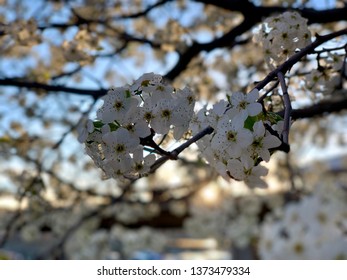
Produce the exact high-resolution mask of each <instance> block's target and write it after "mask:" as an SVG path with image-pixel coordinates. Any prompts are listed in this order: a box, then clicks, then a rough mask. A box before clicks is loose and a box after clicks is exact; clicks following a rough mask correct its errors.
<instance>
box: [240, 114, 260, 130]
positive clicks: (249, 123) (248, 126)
mask: <svg viewBox="0 0 347 280" xmlns="http://www.w3.org/2000/svg"><path fill="white" fill-rule="evenodd" d="M258 120H259V118H258V116H254V117H251V116H248V118H247V119H246V120H245V124H244V126H243V127H244V128H246V129H249V130H250V131H253V125H254V124H255V123H256V122H257V121H258Z"/></svg>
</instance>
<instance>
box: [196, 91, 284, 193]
mask: <svg viewBox="0 0 347 280" xmlns="http://www.w3.org/2000/svg"><path fill="white" fill-rule="evenodd" d="M258 98H259V91H258V90H257V89H253V90H252V91H251V92H250V93H248V94H243V93H241V92H236V93H233V94H232V95H231V96H228V101H226V100H222V101H220V102H218V103H217V104H215V105H214V106H213V107H212V108H211V109H207V108H206V107H204V108H202V109H201V110H200V111H199V112H198V113H197V114H196V116H195V117H194V118H193V119H192V121H191V129H192V131H193V133H196V132H198V131H201V130H202V129H204V128H206V127H208V126H211V127H212V128H213V129H214V133H212V134H211V135H208V136H205V137H204V138H202V139H201V140H199V141H198V142H197V145H198V146H199V149H200V151H201V153H202V154H203V156H204V157H205V159H206V160H207V161H208V162H209V163H210V165H211V166H213V167H214V168H215V169H216V170H217V172H218V173H219V174H220V175H221V176H223V177H224V178H225V179H230V178H233V179H235V180H239V181H244V182H245V183H246V184H247V185H248V186H250V187H264V186H266V184H265V182H264V181H263V180H262V179H261V178H260V177H261V176H265V175H266V174H267V172H268V170H267V168H265V167H264V166H261V165H260V164H259V162H260V161H262V160H264V161H269V160H270V155H271V154H270V149H272V148H276V147H278V146H280V145H281V140H280V139H279V137H278V135H273V134H271V133H270V132H269V130H268V129H266V126H268V127H269V128H271V130H272V132H275V131H276V132H277V133H278V134H279V135H280V134H281V131H280V130H281V127H282V125H283V121H280V120H279V119H276V118H274V117H273V115H272V114H271V115H270V114H268V113H264V112H263V111H262V106H261V104H260V103H258V102H257V99H258ZM281 124H282V125H281Z"/></svg>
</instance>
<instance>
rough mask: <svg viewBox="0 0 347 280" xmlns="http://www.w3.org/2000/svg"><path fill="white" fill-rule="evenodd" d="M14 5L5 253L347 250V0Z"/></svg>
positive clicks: (298, 253) (310, 253)
mask: <svg viewBox="0 0 347 280" xmlns="http://www.w3.org/2000/svg"><path fill="white" fill-rule="evenodd" d="M4 2H5V3H6V5H5V6H4V9H3V10H2V11H1V13H2V18H3V20H2V21H3V22H2V25H1V29H0V35H1V37H0V40H1V41H2V45H3V47H2V52H3V55H4V57H5V60H4V63H3V65H1V71H2V74H1V77H0V86H1V87H2V89H3V93H4V95H3V97H1V98H2V104H6V106H2V107H0V109H1V118H2V123H3V126H2V129H1V135H0V137H1V138H0V140H1V152H2V154H3V156H4V158H6V160H7V161H6V163H4V164H2V165H1V167H2V169H3V172H2V177H1V178H2V181H3V182H4V187H3V189H4V194H3V196H4V197H5V198H7V200H8V199H9V198H12V201H13V203H12V204H11V205H13V206H12V207H13V208H12V210H11V211H9V210H6V211H5V210H3V213H1V212H0V214H1V215H2V216H3V219H2V222H1V224H0V248H3V250H4V251H3V253H1V254H3V255H4V257H8V256H9V254H10V253H9V252H8V251H7V250H10V251H11V250H13V243H12V242H13V240H15V238H18V237H19V238H21V240H23V243H25V242H26V243H25V244H27V243H28V244H33V243H34V242H35V241H37V240H40V237H41V236H43V235H48V236H49V242H48V244H47V246H46V247H44V248H43V249H42V250H38V251H35V252H33V253H32V252H31V254H32V255H30V254H29V253H27V252H22V251H21V254H23V255H24V257H27V255H26V254H29V255H30V257H33V258H101V259H103V258H133V257H135V256H136V253H139V252H140V251H141V250H153V251H155V252H157V253H158V252H159V253H163V255H161V257H163V256H165V254H164V252H165V253H168V252H167V250H168V240H169V239H170V237H171V238H172V236H171V235H170V231H169V230H164V228H179V229H180V230H181V235H183V236H189V237H199V238H207V237H213V238H214V239H215V240H217V243H218V247H219V248H220V249H224V250H226V251H228V252H229V250H230V248H231V254H230V255H229V257H232V258H264V259H271V258H276V259H277V258H289V259H303V258H307V259H312V258H313V259H315V258H326V259H337V258H347V237H346V232H347V228H346V226H347V225H346V220H347V204H346V201H347V200H346V196H347V190H346V187H347V185H346V183H345V182H346V181H345V178H344V175H345V174H344V173H345V170H344V168H345V167H344V166H345V162H344V157H343V156H342V157H340V158H339V164H338V167H337V168H336V167H335V165H336V164H335V165H334V166H333V167H334V168H333V170H331V165H329V164H328V165H327V164H325V165H324V166H322V164H321V166H318V164H317V163H311V164H310V166H308V165H307V161H306V165H305V164H303V163H301V164H300V162H304V161H303V160H304V158H305V157H306V158H307V151H308V150H309V149H312V148H313V147H315V148H314V151H315V152H316V153H318V152H319V153H322V154H326V155H325V156H324V157H323V158H327V154H328V152H329V151H330V150H332V147H334V149H336V146H339V147H340V149H339V150H338V152H339V153H341V154H343V153H345V149H344V147H343V145H344V144H345V142H346V141H347V139H346V130H345V128H344V125H343V123H344V122H345V117H344V115H343V113H344V110H345V109H346V108H347V99H346V96H345V93H346V77H347V61H346V60H347V59H346V56H347V40H346V38H347V28H346V21H347V18H346V14H347V9H346V5H345V3H343V1H335V2H334V3H333V4H332V5H331V6H327V5H328V4H324V5H322V6H321V3H320V2H319V1H316V2H315V1H312V3H311V2H310V1H275V0H273V1H238V0H236V1H235V0H234V1H231V0H230V1H205V0H204V1H202V0H195V1H189V0H179V1H172V0H162V1H145V0H143V1H128V2H127V1H125V2H123V1H115V2H112V1H97V0H94V1H87V0H85V1H81V2H76V3H75V2H71V3H70V2H64V1H61V2H59V1H54V2H45V1H42V2H41V1H38V2H37V4H35V5H34V6H30V5H29V2H30V1H22V2H17V1H10V0H8V1H4ZM325 5H326V6H325ZM14 7H16V9H14ZM22 9H23V11H25V12H23V13H21V11H22ZM12 10H13V12H12V13H11V14H9V13H7V12H9V11H12ZM17 11H18V12H17ZM23 15H24V16H23ZM76 139H78V140H79V142H80V143H82V145H83V146H84V149H82V147H81V146H82V145H81V144H80V143H78V142H77V141H76ZM324 145H325V146H326V147H325V149H322V146H324ZM85 154H87V155H88V156H89V157H88V156H86V155H85ZM312 158H313V159H314V158H315V157H314V156H312V155H311V156H310V159H311V161H312ZM319 158H322V157H319ZM312 162H313V161H312ZM322 162H324V161H322ZM312 168H313V171H314V172H312V171H311V170H312ZM317 173H321V174H319V175H322V176H318V175H317ZM323 173H324V174H323ZM101 178H103V179H106V180H103V181H102V180H101ZM323 178H324V180H323ZM206 197H207V198H208V197H210V198H211V197H212V198H213V199H211V201H208V199H207V200H206ZM4 201H5V200H4ZM0 206H1V202H0ZM139 227H140V229H138V230H134V229H131V228H139ZM86 233H87V234H86ZM144 240H145V241H146V242H144ZM86 243H87V244H91V245H90V246H87V247H88V248H86V246H85V244H86ZM0 252H2V251H0ZM20 256H22V255H20ZM155 256H156V257H158V256H159V255H155Z"/></svg>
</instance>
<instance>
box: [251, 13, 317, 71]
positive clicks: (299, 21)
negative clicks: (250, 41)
mask: <svg viewBox="0 0 347 280" xmlns="http://www.w3.org/2000/svg"><path fill="white" fill-rule="evenodd" d="M254 39H255V41H256V42H258V43H260V44H261V45H262V47H263V50H264V53H265V59H266V62H267V64H268V65H269V66H270V68H274V67H276V66H278V65H279V64H281V63H283V62H284V61H285V60H287V59H288V57H290V56H291V55H293V54H294V53H295V51H296V50H297V49H302V48H304V47H305V46H307V45H308V44H309V43H310V42H311V33H310V31H309V29H308V27H307V19H305V18H303V17H301V16H300V15H299V14H298V13H297V12H285V13H283V14H280V15H278V16H273V17H269V18H267V19H266V20H265V21H264V23H262V24H261V26H260V28H259V30H258V32H257V33H256V34H255V35H254Z"/></svg>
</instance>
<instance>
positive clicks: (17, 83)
mask: <svg viewBox="0 0 347 280" xmlns="http://www.w3.org/2000/svg"><path fill="white" fill-rule="evenodd" d="M0 86H13V87H18V88H28V89H41V90H45V91H48V92H49V91H54V92H68V93H73V94H78V95H86V96H87V95H90V96H92V97H94V98H95V99H96V98H99V97H101V96H103V95H105V94H106V93H107V89H98V90H90V89H82V88H73V87H65V86H60V85H48V84H43V83H38V82H28V81H22V80H18V79H11V78H7V79H0Z"/></svg>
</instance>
